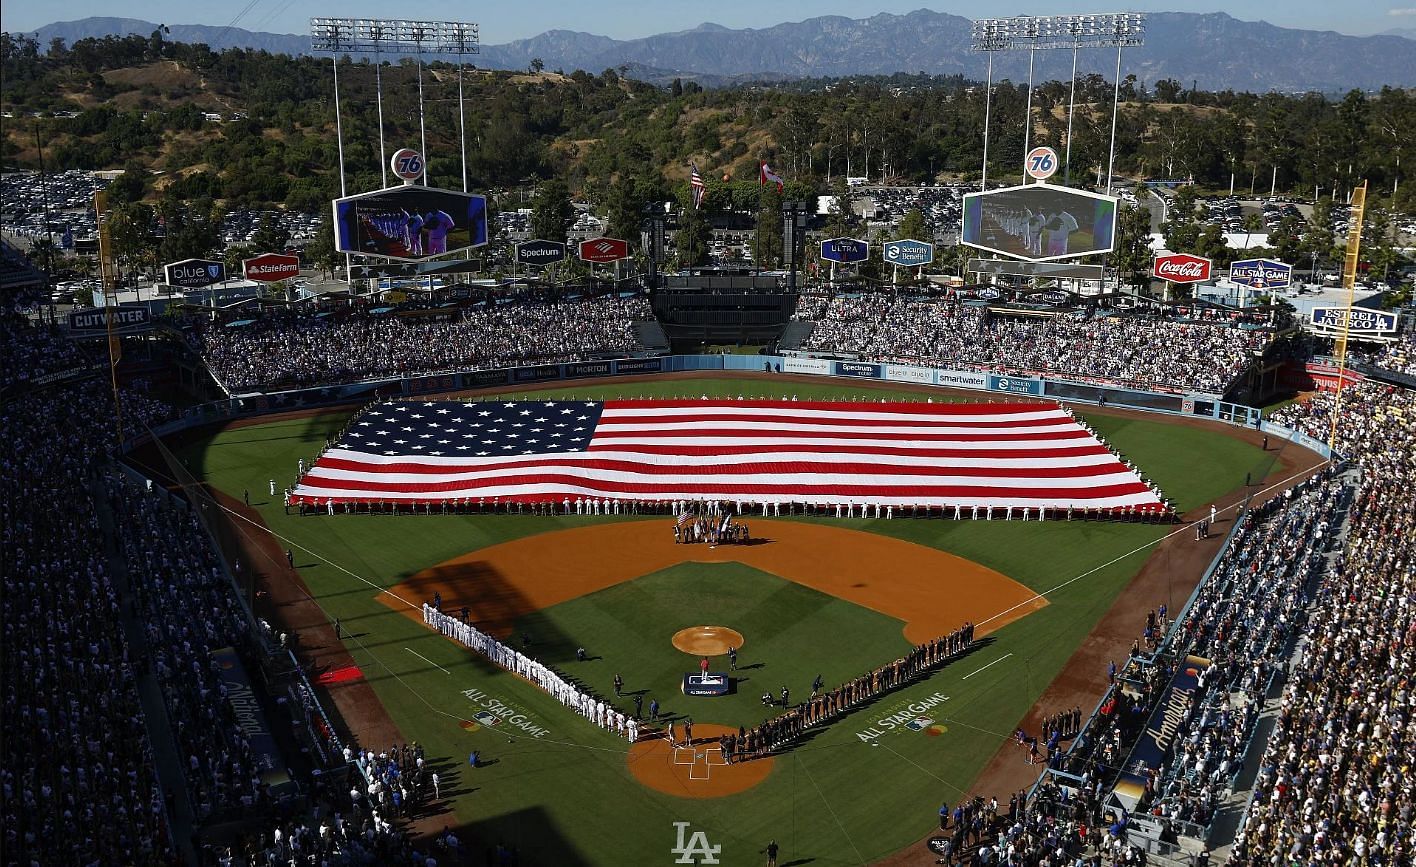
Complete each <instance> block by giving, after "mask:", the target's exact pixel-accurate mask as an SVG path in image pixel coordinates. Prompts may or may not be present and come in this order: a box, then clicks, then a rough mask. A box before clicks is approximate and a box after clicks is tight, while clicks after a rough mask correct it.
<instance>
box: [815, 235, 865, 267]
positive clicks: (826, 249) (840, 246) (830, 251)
mask: <svg viewBox="0 0 1416 867" xmlns="http://www.w3.org/2000/svg"><path fill="white" fill-rule="evenodd" d="M869 256H870V245H869V244H867V243H866V242H864V241H860V240H857V239H855V238H832V239H831V240H829V241H822V242H821V258H823V259H827V260H829V261H832V262H843V263H850V262H864V261H865V260H866V258H867V257H869Z"/></svg>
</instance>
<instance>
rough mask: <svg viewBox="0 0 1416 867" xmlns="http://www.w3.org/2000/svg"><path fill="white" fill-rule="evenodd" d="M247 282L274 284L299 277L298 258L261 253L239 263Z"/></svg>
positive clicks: (281, 254)
mask: <svg viewBox="0 0 1416 867" xmlns="http://www.w3.org/2000/svg"><path fill="white" fill-rule="evenodd" d="M241 268H242V270H244V271H245V273H246V279H247V280H256V281H258V282H261V283H275V282H277V281H280V280H289V279H290V278H291V277H298V276H300V257H299V256H286V255H284V254H283V253H262V254H261V255H259V256H256V257H255V258H253V259H246V260H244V261H242V262H241Z"/></svg>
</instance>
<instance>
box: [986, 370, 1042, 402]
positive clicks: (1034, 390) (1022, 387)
mask: <svg viewBox="0 0 1416 867" xmlns="http://www.w3.org/2000/svg"><path fill="white" fill-rule="evenodd" d="M988 390H989V391H1005V392H1007V393H1008V394H1031V395H1036V396H1038V397H1041V396H1042V380H1040V379H1033V378H1031V377H1025V376H996V375H994V374H991V373H990V374H989V375H988Z"/></svg>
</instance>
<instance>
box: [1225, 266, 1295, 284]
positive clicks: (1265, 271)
mask: <svg viewBox="0 0 1416 867" xmlns="http://www.w3.org/2000/svg"><path fill="white" fill-rule="evenodd" d="M1229 279H1230V281H1231V282H1234V283H1238V284H1240V285H1242V286H1249V287H1251V288H1254V289H1264V288H1267V289H1285V288H1287V287H1288V286H1289V285H1291V284H1292V283H1293V266H1292V265H1289V264H1288V263H1287V262H1279V261H1277V260H1275V259H1241V260H1239V261H1237V262H1232V263H1230V265H1229Z"/></svg>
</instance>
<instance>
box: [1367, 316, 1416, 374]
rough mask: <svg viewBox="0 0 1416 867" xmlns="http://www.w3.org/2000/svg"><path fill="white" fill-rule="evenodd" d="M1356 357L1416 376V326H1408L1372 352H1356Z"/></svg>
mask: <svg viewBox="0 0 1416 867" xmlns="http://www.w3.org/2000/svg"><path fill="white" fill-rule="evenodd" d="M1354 357H1356V358H1357V359H1359V360H1361V361H1365V362H1367V363H1368V364H1370V365H1372V366H1373V367H1380V368H1382V369H1383V370H1390V371H1393V372H1394V373H1404V374H1406V375H1407V376H1416V328H1407V329H1406V330H1405V331H1404V332H1403V333H1402V334H1401V335H1400V336H1399V337H1398V338H1397V339H1396V340H1394V341H1392V342H1391V343H1388V344H1387V345H1386V346H1384V347H1382V348H1381V349H1379V350H1377V351H1376V352H1370V353H1354Z"/></svg>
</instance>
